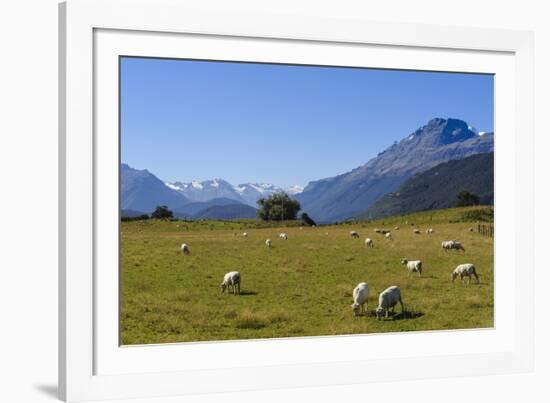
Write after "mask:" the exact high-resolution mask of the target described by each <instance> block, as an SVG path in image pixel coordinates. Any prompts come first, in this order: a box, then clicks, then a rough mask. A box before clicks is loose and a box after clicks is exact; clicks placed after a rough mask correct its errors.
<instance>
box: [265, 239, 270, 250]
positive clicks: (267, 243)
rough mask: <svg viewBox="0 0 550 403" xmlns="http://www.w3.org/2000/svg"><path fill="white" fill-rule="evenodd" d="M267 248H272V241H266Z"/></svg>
mask: <svg viewBox="0 0 550 403" xmlns="http://www.w3.org/2000/svg"><path fill="white" fill-rule="evenodd" d="M265 246H267V247H268V248H271V239H266V240H265Z"/></svg>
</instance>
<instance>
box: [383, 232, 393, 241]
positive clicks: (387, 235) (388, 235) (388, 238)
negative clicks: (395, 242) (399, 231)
mask: <svg viewBox="0 0 550 403" xmlns="http://www.w3.org/2000/svg"><path fill="white" fill-rule="evenodd" d="M384 236H385V237H386V239H387V240H389V241H391V240H392V237H391V232H386V235H384Z"/></svg>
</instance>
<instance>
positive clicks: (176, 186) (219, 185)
mask: <svg viewBox="0 0 550 403" xmlns="http://www.w3.org/2000/svg"><path fill="white" fill-rule="evenodd" d="M165 184H166V186H168V187H169V188H170V189H173V190H175V191H177V192H180V193H181V194H182V195H184V196H185V197H186V198H188V199H189V200H191V201H192V202H205V201H209V200H212V199H220V198H225V199H233V200H238V201H242V200H241V198H240V196H239V194H238V193H237V192H236V191H235V187H234V186H233V185H231V184H230V183H229V182H227V181H224V180H223V179H212V180H206V181H202V182H199V181H191V182H173V183H170V182H165Z"/></svg>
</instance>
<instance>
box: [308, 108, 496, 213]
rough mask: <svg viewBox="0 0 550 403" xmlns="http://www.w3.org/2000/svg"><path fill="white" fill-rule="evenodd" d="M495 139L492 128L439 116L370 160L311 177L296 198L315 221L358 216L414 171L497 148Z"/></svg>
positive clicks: (415, 172) (424, 169)
mask: <svg viewBox="0 0 550 403" xmlns="http://www.w3.org/2000/svg"><path fill="white" fill-rule="evenodd" d="M493 139H494V134H493V133H484V132H479V131H477V130H476V129H475V128H473V127H472V126H468V124H467V123H466V122H464V121H462V120H460V119H451V118H449V119H442V118H435V119H432V120H430V121H429V122H428V123H427V124H426V125H424V126H422V127H420V128H418V129H417V130H415V131H414V132H413V133H411V134H409V135H408V136H406V137H404V138H403V139H402V140H401V141H399V142H395V143H394V144H393V145H392V146H390V147H388V148H387V149H385V150H384V151H382V152H380V153H379V154H378V155H377V156H376V157H374V158H372V159H371V160H369V161H368V162H367V163H366V164H364V165H362V166H360V167H358V168H355V169H354V170H352V171H350V172H346V173H343V174H341V175H338V176H334V177H332V178H325V179H320V180H316V181H312V182H310V183H308V185H307V186H306V188H305V189H304V191H303V192H301V193H300V194H299V195H297V199H298V200H299V201H300V203H301V206H302V209H303V210H304V211H307V213H308V214H309V215H310V216H311V217H313V219H315V220H316V221H321V222H331V221H340V220H345V219H348V218H351V217H355V216H357V215H359V214H361V213H362V212H364V211H365V210H367V209H368V208H369V207H370V205H372V204H373V203H374V202H375V201H376V200H378V199H380V198H381V197H382V196H384V195H386V194H388V193H390V192H393V191H395V190H396V189H397V188H398V187H399V186H400V185H401V184H402V183H403V182H404V181H405V180H406V179H408V178H410V177H411V176H412V175H414V174H417V173H419V172H423V171H426V170H428V169H430V168H432V167H434V166H436V165H438V164H441V163H443V162H447V161H450V160H459V159H463V158H465V157H468V156H470V155H475V154H481V153H490V152H492V151H493Z"/></svg>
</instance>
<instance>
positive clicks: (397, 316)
mask: <svg viewBox="0 0 550 403" xmlns="http://www.w3.org/2000/svg"><path fill="white" fill-rule="evenodd" d="M390 316H391V317H392V319H393V320H407V319H417V318H420V317H422V316H424V313H423V312H419V311H414V310H410V311H408V310H405V311H404V312H399V313H394V314H393V315H392V314H390Z"/></svg>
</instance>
